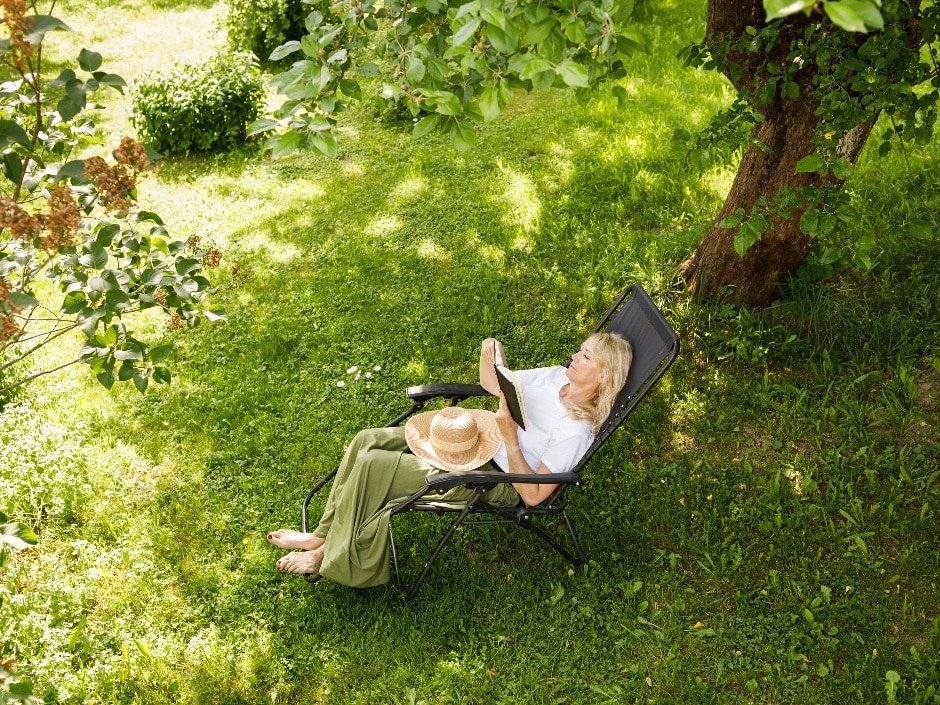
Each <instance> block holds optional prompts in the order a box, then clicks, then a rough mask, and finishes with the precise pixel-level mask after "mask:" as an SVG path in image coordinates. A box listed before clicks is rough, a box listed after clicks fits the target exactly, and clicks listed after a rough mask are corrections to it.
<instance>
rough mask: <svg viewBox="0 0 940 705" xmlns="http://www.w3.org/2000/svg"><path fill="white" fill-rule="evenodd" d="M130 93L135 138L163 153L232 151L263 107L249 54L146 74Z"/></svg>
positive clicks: (261, 91) (259, 82) (255, 65)
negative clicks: (136, 134)
mask: <svg viewBox="0 0 940 705" xmlns="http://www.w3.org/2000/svg"><path fill="white" fill-rule="evenodd" d="M133 90H134V93H133V107H132V111H133V112H132V114H131V121H132V122H133V124H134V127H135V128H137V133H138V137H139V139H140V140H141V141H142V142H144V143H145V144H148V145H150V146H152V147H153V148H154V149H156V150H157V151H159V152H162V153H164V154H189V153H190V152H213V151H215V152H218V151H225V150H229V149H232V148H233V147H235V146H236V145H238V144H239V143H241V142H244V141H245V135H246V128H247V126H248V123H250V122H251V121H252V120H255V119H256V118H257V117H258V115H259V114H260V112H261V110H262V108H263V107H264V82H263V80H262V77H261V72H260V71H259V69H258V60H257V59H256V58H255V56H254V55H253V54H249V53H247V52H242V53H237V54H230V55H225V54H220V55H218V56H216V57H215V58H213V59H210V60H209V61H206V62H204V63H201V64H194V65H190V66H177V67H176V68H174V69H172V70H171V71H166V72H153V73H148V74H145V75H144V76H143V77H142V78H141V79H140V80H139V81H138V82H137V83H136V84H135V86H134V89H133Z"/></svg>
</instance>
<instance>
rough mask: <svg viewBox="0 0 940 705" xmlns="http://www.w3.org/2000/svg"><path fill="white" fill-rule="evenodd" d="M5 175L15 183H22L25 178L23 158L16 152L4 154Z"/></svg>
mask: <svg viewBox="0 0 940 705" xmlns="http://www.w3.org/2000/svg"><path fill="white" fill-rule="evenodd" d="M3 175H4V176H6V177H7V179H9V180H10V181H11V182H13V183H14V184H18V183H20V180H21V179H22V178H23V159H22V157H20V156H19V155H18V154H16V153H15V152H7V153H6V154H4V155H3Z"/></svg>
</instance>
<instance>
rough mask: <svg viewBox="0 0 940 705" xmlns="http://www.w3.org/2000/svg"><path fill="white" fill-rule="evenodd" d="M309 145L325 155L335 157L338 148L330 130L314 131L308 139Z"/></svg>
mask: <svg viewBox="0 0 940 705" xmlns="http://www.w3.org/2000/svg"><path fill="white" fill-rule="evenodd" d="M308 144H309V145H310V147H311V148H312V149H314V150H316V151H317V152H319V153H320V154H322V155H324V156H327V157H335V156H336V152H337V151H338V150H339V145H338V144H336V138H335V137H334V136H333V133H332V132H314V133H312V134H311V135H310V138H309V140H308Z"/></svg>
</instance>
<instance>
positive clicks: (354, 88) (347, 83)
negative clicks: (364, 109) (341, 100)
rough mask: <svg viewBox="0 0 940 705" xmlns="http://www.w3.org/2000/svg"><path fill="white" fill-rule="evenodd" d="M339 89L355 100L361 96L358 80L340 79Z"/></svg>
mask: <svg viewBox="0 0 940 705" xmlns="http://www.w3.org/2000/svg"><path fill="white" fill-rule="evenodd" d="M339 89H340V91H342V93H343V95H348V96H349V97H350V98H354V99H356V100H359V99H360V98H362V88H361V87H360V86H359V82H358V81H355V80H353V79H351V78H343V79H340V82H339Z"/></svg>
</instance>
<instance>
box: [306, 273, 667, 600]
mask: <svg viewBox="0 0 940 705" xmlns="http://www.w3.org/2000/svg"><path fill="white" fill-rule="evenodd" d="M598 331H607V332H612V333H613V332H616V333H620V334H621V335H623V336H624V337H625V338H627V340H629V341H630V343H631V345H632V346H633V363H632V364H631V367H630V374H629V376H628V379H627V383H626V384H625V385H624V388H623V389H622V390H621V392H620V394H619V395H618V397H617V401H616V403H615V404H614V407H613V409H612V411H611V412H610V415H609V416H608V417H607V420H606V421H605V422H604V424H603V425H602V427H601V429H600V430H599V431H598V432H597V434H596V435H595V438H594V442H593V443H592V444H591V446H590V448H588V450H587V452H586V453H585V454H584V456H583V457H582V458H581V459H580V460H579V461H578V463H577V465H575V467H574V468H572V470H571V471H570V472H567V473H552V474H550V475H511V474H509V473H505V472H502V471H500V469H499V468H498V467H496V466H495V465H494V466H493V467H494V470H495V471H494V470H483V471H481V470H476V471H471V472H447V473H442V474H439V475H434V476H432V477H429V478H428V481H427V486H426V487H424V488H422V489H421V490H419V491H418V492H416V493H414V494H413V495H412V496H410V497H408V498H407V499H405V500H403V501H402V502H400V503H399V504H398V505H396V506H395V507H394V508H393V509H392V513H391V518H390V521H389V527H388V529H389V538H390V541H391V554H392V556H391V558H392V565H393V567H394V571H395V579H396V587H397V589H398V591H399V593H400V594H402V595H403V596H404V599H405V601H406V602H410V601H411V600H413V599H414V598H415V596H416V595H417V594H418V590H420V588H421V586H422V585H423V584H424V581H425V579H426V578H427V576H428V574H429V573H430V571H431V568H432V567H433V565H434V563H435V561H437V558H438V556H439V555H440V553H441V551H442V550H443V549H444V547H445V546H446V545H447V543H448V542H449V541H450V539H451V537H452V536H453V535H454V533H455V532H456V531H457V529H458V528H460V527H462V526H478V525H484V524H515V525H517V526H520V527H522V528H524V529H526V530H528V531H530V532H532V533H534V534H535V535H537V536H538V537H539V538H541V539H542V540H544V541H545V542H546V543H547V544H548V545H549V546H551V547H552V548H553V549H554V550H555V551H556V552H558V553H559V554H560V555H561V556H562V557H564V558H565V559H566V560H567V561H569V562H570V563H572V564H574V565H575V566H579V565H583V564H585V563H586V562H587V558H586V556H585V554H584V551H583V549H582V548H581V543H580V542H579V540H578V536H577V533H576V531H575V528H574V524H573V523H572V522H571V519H570V518H569V516H568V513H567V511H566V506H567V505H566V501H565V491H566V490H567V489H568V487H570V486H572V485H580V484H581V483H582V480H581V471H582V469H583V468H584V467H585V465H586V464H587V462H588V461H589V460H590V459H591V457H592V456H593V455H594V453H595V452H597V450H598V449H599V448H600V447H601V446H602V445H603V444H604V442H605V441H606V440H607V439H608V438H609V437H610V435H611V434H612V433H613V432H614V431H616V430H617V428H619V427H620V426H621V424H623V422H624V421H625V420H626V419H627V417H628V416H629V415H630V414H631V413H632V412H633V410H634V409H635V408H636V407H637V405H638V404H639V403H640V401H642V400H643V398H644V397H645V396H646V395H647V394H648V393H649V391H650V390H651V389H652V388H653V387H654V385H655V384H656V383H657V382H658V381H659V379H660V378H661V377H662V376H663V374H665V372H666V370H667V369H669V367H670V366H671V365H672V363H673V362H674V361H675V359H676V357H677V356H678V354H679V336H678V335H677V334H676V332H675V331H674V330H673V329H672V327H671V326H670V325H669V323H668V322H667V321H666V319H665V317H664V316H663V314H662V312H661V311H660V310H659V309H658V308H657V307H656V305H655V304H654V303H653V301H652V300H651V299H650V297H649V295H648V294H647V293H646V291H644V290H643V288H642V287H641V286H640V285H639V284H633V285H631V286H629V287H627V289H626V290H625V291H624V292H623V293H622V294H621V295H620V297H619V298H618V299H617V300H616V301H615V302H614V303H613V305H612V306H611V307H610V308H609V309H608V310H607V312H606V313H605V314H604V316H603V317H602V318H601V319H600V321H599V322H598V324H597V325H596V326H595V327H594V330H593V331H592V334H593V333H596V332H598ZM406 396H407V397H408V398H409V399H411V401H412V406H411V408H410V409H408V410H407V411H405V412H404V413H402V414H400V415H399V416H397V417H395V418H394V419H392V420H391V421H390V422H388V423H387V424H385V426H386V427H391V426H399V425H400V424H402V423H403V422H404V421H406V420H407V419H408V418H409V417H410V416H412V415H413V414H416V413H418V412H419V411H421V410H422V409H423V408H424V406H425V404H427V403H428V402H429V401H432V400H440V399H443V400H449V402H450V405H451V406H457V405H459V404H460V403H461V402H464V401H466V400H467V399H470V398H472V397H487V396H491V395H490V394H489V392H487V391H486V390H485V389H483V387H481V386H480V385H478V384H432V385H421V386H417V387H409V388H408V389H407V390H406ZM337 469H338V468H334V469H333V471H332V472H330V473H329V474H328V475H327V476H326V477H324V478H323V479H322V480H321V481H320V482H319V483H318V484H317V485H316V486H315V487H313V489H311V490H310V491H309V492H308V493H307V496H306V497H305V498H304V501H303V505H302V508H301V530H302V531H308V518H307V514H308V507H309V504H310V501H311V500H312V499H313V497H315V496H316V495H317V493H318V492H319V491H320V490H321V489H323V487H325V486H326V485H327V484H328V483H329V482H330V481H331V480H332V479H333V477H334V476H335V475H336V471H337ZM506 482H510V483H514V484H519V483H526V484H553V485H554V484H557V485H558V488H557V489H556V490H555V491H554V492H553V493H552V494H551V496H550V497H549V498H548V499H546V500H545V501H544V502H542V503H541V504H540V505H538V506H537V507H529V506H526V505H525V504H524V503H522V502H521V501H520V503H519V504H518V505H517V506H515V507H498V506H495V505H493V504H490V503H489V502H487V501H486V494H487V493H488V492H489V491H490V490H491V489H493V488H494V487H496V486H497V485H498V484H502V483H506ZM459 486H465V487H468V488H471V489H473V490H474V495H473V496H472V497H471V499H470V500H469V501H467V502H466V503H460V504H443V503H441V502H435V501H434V498H435V497H436V496H437V497H439V496H440V495H443V494H444V493H446V492H447V491H448V490H449V489H452V488H454V487H459ZM407 512H431V513H435V514H439V515H443V514H456V515H457V516H456V518H454V519H453V521H451V523H450V526H449V527H448V528H447V530H446V531H445V532H444V534H443V535H442V536H441V538H440V539H439V540H438V542H437V544H436V545H435V547H434V549H433V551H432V552H431V555H430V557H429V558H428V560H427V562H426V563H425V564H424V567H423V569H422V571H421V574H420V575H419V576H418V578H417V579H416V580H415V582H414V583H413V584H412V585H411V587H410V589H408V591H407V593H406V589H405V585H404V582H403V579H402V573H401V566H400V565H399V563H400V561H399V554H398V547H397V545H396V543H395V533H394V523H395V517H396V516H398V515H400V514H404V513H407ZM478 516H479V517H486V518H471V517H478ZM555 516H560V517H561V518H562V521H563V522H564V525H565V528H566V530H567V541H568V542H569V543H570V548H566V547H565V546H563V545H562V544H561V543H559V542H558V541H556V540H555V538H553V537H552V536H551V535H550V534H549V533H548V532H547V531H546V530H545V529H544V528H542V526H540V523H541V518H543V517H555Z"/></svg>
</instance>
